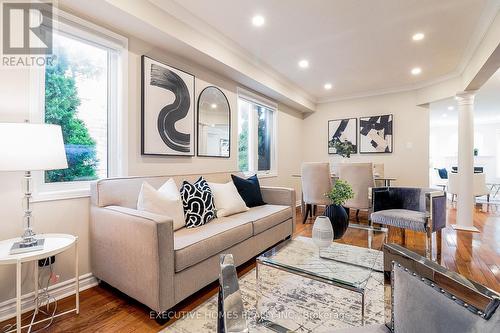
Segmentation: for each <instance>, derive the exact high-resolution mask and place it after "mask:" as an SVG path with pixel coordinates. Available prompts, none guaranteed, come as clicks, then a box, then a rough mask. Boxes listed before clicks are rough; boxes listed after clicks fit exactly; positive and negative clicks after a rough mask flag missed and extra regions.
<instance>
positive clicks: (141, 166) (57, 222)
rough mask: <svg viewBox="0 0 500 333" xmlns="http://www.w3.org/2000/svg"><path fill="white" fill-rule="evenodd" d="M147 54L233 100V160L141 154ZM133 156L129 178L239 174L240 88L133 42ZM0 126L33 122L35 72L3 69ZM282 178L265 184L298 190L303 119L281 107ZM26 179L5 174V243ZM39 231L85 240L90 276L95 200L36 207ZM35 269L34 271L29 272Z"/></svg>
mask: <svg viewBox="0 0 500 333" xmlns="http://www.w3.org/2000/svg"><path fill="white" fill-rule="evenodd" d="M142 54H145V55H148V56H151V57H153V58H154V59H156V60H159V61H163V62H165V63H167V64H170V65H172V66H175V67H177V68H180V69H183V70H185V71H188V72H190V73H192V74H194V75H195V76H196V95H197V96H198V94H199V93H200V92H201V90H203V88H204V87H206V86H207V85H217V86H219V87H220V88H221V89H222V90H223V91H224V93H225V94H226V95H227V97H228V100H229V103H230V106H231V112H232V113H231V129H232V131H231V158H229V159H226V158H207V157H204V158H202V157H149V156H141V154H140V133H141V132H140V131H141V128H140V126H141V124H140V111H141V105H140V100H141V99H140V75H141V74H140V73H141V62H140V61H141V59H140V57H141V55H142ZM128 62H129V66H128V81H129V82H128V94H129V99H128V128H127V129H126V132H127V138H128V143H127V146H128V151H127V158H126V161H127V163H128V174H129V175H160V174H188V173H200V174H203V173H208V172H216V171H235V170H236V169H237V145H236V144H237V128H238V127H237V95H236V91H237V87H238V85H237V84H236V83H235V82H234V81H231V80H228V79H226V78H224V77H222V76H220V75H217V74H215V73H212V72H210V71H208V70H206V69H204V68H202V67H200V66H197V65H196V64H192V63H186V62H184V61H182V59H179V58H177V57H175V56H173V55H171V54H169V53H168V52H165V51H162V50H159V49H155V48H154V47H153V46H152V45H148V44H146V43H144V42H142V41H140V40H138V39H135V38H130V39H129V54H128ZM0 77H1V78H2V80H1V81H0V122H22V121H24V120H25V119H29V102H30V100H29V91H28V87H29V84H28V83H29V72H28V71H27V70H21V69H8V70H7V69H2V68H0ZM279 109H280V111H279V112H278V147H277V154H278V155H277V158H278V160H279V163H278V176H277V177H271V178H266V179H263V180H262V183H263V184H266V185H280V186H288V187H295V186H296V185H297V181H296V179H292V178H291V177H290V175H291V173H292V171H293V170H297V169H298V168H299V165H300V161H301V152H302V149H301V133H302V113H300V112H297V111H294V110H290V109H288V108H286V107H284V106H281V105H279ZM21 180H22V173H0V184H2V186H1V190H0V203H1V206H0V221H1V222H0V225H1V229H0V239H7V238H12V237H16V236H19V235H20V234H21V233H22V207H21V199H22V196H23V193H22V191H21ZM33 214H34V216H35V218H34V221H35V222H34V228H35V231H36V232H38V233H43V232H47V233H48V232H52V233H70V234H74V235H77V236H78V237H79V250H80V273H81V274H82V275H83V274H85V273H88V272H90V263H89V250H88V221H89V199H88V198H80V199H69V200H57V201H48V202H39V203H35V204H34V208H33ZM25 266H26V267H23V269H24V273H23V279H24V281H25V283H24V284H23V292H28V291H30V290H32V287H33V285H32V281H31V279H30V278H31V276H32V269H33V268H32V266H27V265H25ZM28 267H29V268H28ZM55 272H56V274H60V276H61V280H60V281H64V280H67V279H70V278H72V277H73V256H72V253H65V254H62V255H60V256H58V258H57V261H56V264H55ZM0 281H1V283H0V305H1V302H3V301H6V300H8V299H11V298H13V297H15V288H14V286H15V270H14V267H8V266H0Z"/></svg>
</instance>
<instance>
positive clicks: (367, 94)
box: [316, 71, 462, 104]
mask: <svg viewBox="0 0 500 333" xmlns="http://www.w3.org/2000/svg"><path fill="white" fill-rule="evenodd" d="M460 75H462V74H461V73H458V71H453V72H452V73H449V74H446V75H443V76H440V77H438V78H436V79H433V80H427V81H424V82H420V83H417V84H409V85H404V86H400V87H392V88H386V89H376V90H370V91H366V92H360V93H354V94H346V95H340V96H334V97H325V98H318V99H317V100H316V103H317V104H326V103H333V102H339V101H345V100H349V99H357V98H366V97H375V96H382V95H390V94H396V93H402V92H409V91H414V90H419V89H422V88H426V87H430V86H433V85H435V84H439V83H442V82H446V81H448V80H453V79H456V78H458V77H460Z"/></svg>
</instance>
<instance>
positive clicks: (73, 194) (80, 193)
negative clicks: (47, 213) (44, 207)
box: [31, 188, 90, 203]
mask: <svg viewBox="0 0 500 333" xmlns="http://www.w3.org/2000/svg"><path fill="white" fill-rule="evenodd" d="M89 197H90V188H81V189H71V190H59V191H44V192H37V193H33V198H32V200H31V202H33V203H36V202H46V201H56V200H70V199H80V198H89Z"/></svg>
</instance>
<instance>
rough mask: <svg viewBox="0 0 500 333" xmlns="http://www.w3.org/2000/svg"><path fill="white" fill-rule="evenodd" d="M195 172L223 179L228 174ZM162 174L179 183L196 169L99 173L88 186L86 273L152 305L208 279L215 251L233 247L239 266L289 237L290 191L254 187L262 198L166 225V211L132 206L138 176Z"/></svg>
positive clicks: (155, 182) (163, 305) (168, 303)
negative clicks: (242, 208) (204, 220)
mask: <svg viewBox="0 0 500 333" xmlns="http://www.w3.org/2000/svg"><path fill="white" fill-rule="evenodd" d="M203 176H204V177H205V179H207V181H209V182H219V183H222V182H228V181H230V180H231V175H230V173H213V174H206V175H203ZM170 177H172V178H174V180H175V181H176V183H177V185H178V186H179V187H180V185H181V184H182V181H183V180H188V181H190V182H194V181H196V179H198V177H199V175H185V176H160V177H131V178H113V179H103V180H99V181H97V182H95V183H94V184H92V187H91V193H92V201H91V213H90V214H91V222H90V251H91V265H92V272H93V274H94V275H95V276H96V277H97V278H98V279H100V280H102V281H105V282H107V283H108V284H110V285H111V286H113V287H115V288H117V289H119V290H120V291H122V292H124V293H125V294H127V295H129V296H131V297H133V298H135V299H136V300H138V301H140V302H141V303H143V304H145V305H147V306H148V307H149V308H151V309H152V310H154V311H157V312H162V311H166V310H169V309H171V308H172V307H173V306H174V305H176V304H177V303H179V302H180V301H182V300H183V299H185V298H186V297H188V296H190V295H192V294H193V293H194V292H196V291H197V290H200V289H201V288H203V287H204V286H206V285H208V284H209V283H211V282H213V281H215V280H216V279H217V278H218V267H219V254H221V253H231V254H233V256H234V260H235V264H236V265H240V264H242V263H244V262H245V261H247V260H249V259H251V258H252V257H254V256H256V255H257V254H259V253H261V252H262V251H264V250H265V249H267V248H269V247H271V246H272V245H274V244H276V243H278V242H280V241H281V240H283V239H285V238H287V237H289V236H291V235H292V234H293V230H294V227H295V204H296V201H295V191H294V190H293V189H288V188H278V187H262V195H263V198H264V201H265V202H266V203H267V205H264V206H259V207H254V208H251V209H250V210H249V211H247V212H244V213H240V214H236V215H232V216H229V217H223V218H218V219H215V220H213V221H211V222H210V223H208V224H206V225H204V226H201V227H198V228H191V229H187V228H182V229H179V230H177V231H174V230H173V229H172V219H171V218H170V217H169V216H162V215H156V214H151V213H147V212H141V211H138V210H136V202H137V197H138V195H139V191H140V188H141V184H142V182H143V181H147V182H148V183H149V184H151V185H152V186H154V187H156V188H158V187H160V186H161V185H162V184H163V183H164V182H165V181H167V180H168V179H169V178H170Z"/></svg>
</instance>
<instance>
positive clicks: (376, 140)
mask: <svg viewBox="0 0 500 333" xmlns="http://www.w3.org/2000/svg"><path fill="white" fill-rule="evenodd" d="M392 118H393V116H392V114H387V115H382V116H371V117H360V118H359V152H360V153H361V154H372V153H392V151H393V143H394V133H393V131H392V127H393V124H392V120H393V119H392Z"/></svg>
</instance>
